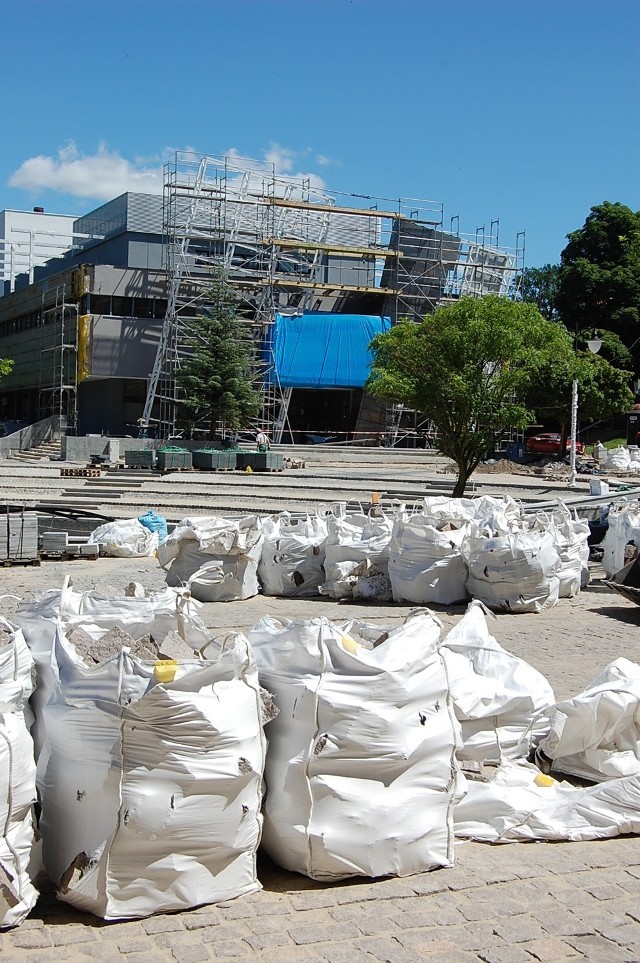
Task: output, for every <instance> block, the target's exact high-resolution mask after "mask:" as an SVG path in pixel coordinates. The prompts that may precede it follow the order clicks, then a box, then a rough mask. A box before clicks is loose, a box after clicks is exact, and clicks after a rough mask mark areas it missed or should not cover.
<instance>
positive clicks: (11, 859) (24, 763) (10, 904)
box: [0, 711, 40, 928]
mask: <svg viewBox="0 0 640 963" xmlns="http://www.w3.org/2000/svg"><path fill="white" fill-rule="evenodd" d="M35 801H36V766H35V762H34V759H33V742H32V740H31V736H30V735H29V731H28V729H27V725H26V722H25V720H24V715H23V713H22V712H21V711H15V712H0V825H1V826H2V833H1V835H0V928H2V927H8V926H17V925H18V924H19V923H21V922H22V921H23V920H24V919H25V917H26V916H27V915H28V914H29V911H30V910H31V909H33V907H34V906H35V904H36V900H37V899H38V893H37V891H36V889H35V888H34V886H33V880H34V879H35V878H36V876H37V874H38V872H39V870H40V849H39V846H37V844H36V835H35V819H34V814H33V804H34V803H35Z"/></svg>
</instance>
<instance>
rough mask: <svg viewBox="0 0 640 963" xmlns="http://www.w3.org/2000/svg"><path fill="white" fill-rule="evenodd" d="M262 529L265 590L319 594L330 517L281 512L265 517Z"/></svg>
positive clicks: (267, 592) (260, 575)
mask: <svg viewBox="0 0 640 963" xmlns="http://www.w3.org/2000/svg"><path fill="white" fill-rule="evenodd" d="M262 533H263V539H264V541H263V543H262V556H261V558H260V564H259V565H258V578H259V579H260V582H261V584H262V591H263V592H264V594H265V595H280V596H285V597H291V596H295V597H297V598H305V597H308V596H311V595H317V594H318V590H319V587H320V585H321V583H322V582H324V557H325V543H326V541H327V523H326V520H325V519H324V518H322V517H321V516H320V515H305V516H304V517H294V516H292V515H290V514H289V512H281V513H280V514H279V515H270V516H269V517H268V518H263V520H262Z"/></svg>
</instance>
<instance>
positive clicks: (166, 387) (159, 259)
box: [0, 152, 523, 441]
mask: <svg viewBox="0 0 640 963" xmlns="http://www.w3.org/2000/svg"><path fill="white" fill-rule="evenodd" d="M456 222H457V218H456V219H452V220H451V221H450V222H449V226H448V229H445V226H444V212H443V208H442V205H441V204H439V203H436V202H430V201H422V200H416V199H404V200H403V199H399V200H396V201H394V202H391V201H389V200H387V199H383V198H371V197H366V198H364V197H363V196H362V195H339V194H336V193H329V192H327V191H326V190H324V189H320V188H318V187H317V186H316V185H314V184H313V183H312V182H311V180H309V179H303V178H294V177H286V176H282V175H278V174H277V173H276V171H275V170H273V169H268V168H267V167H266V165H264V164H260V163H258V162H256V163H255V164H253V163H243V164H239V163H238V162H237V160H235V159H230V158H214V157H210V156H206V155H196V154H192V153H187V152H179V153H177V154H176V155H175V157H174V158H173V160H172V162H171V163H170V164H169V165H167V167H166V168H165V186H164V195H163V197H162V198H160V197H154V196H152V195H136V194H126V195H122V196H121V197H120V198H116V199H115V200H114V201H111V202H109V203H108V204H106V205H103V206H102V207H101V208H98V209H97V210H96V211H93V212H91V213H90V214H88V215H86V216H85V217H83V218H79V219H77V220H76V222H75V225H74V235H75V241H74V245H73V246H72V247H71V249H70V250H69V251H68V252H67V254H65V256H64V257H62V258H57V259H56V260H55V261H50V262H49V263H48V264H47V265H45V266H44V267H41V268H36V269H35V272H34V275H33V281H32V283H29V284H27V285H24V284H23V285H16V290H15V292H13V293H10V294H8V295H5V297H3V298H0V356H2V357H13V358H14V359H15V360H16V364H15V365H14V371H13V373H12V374H11V375H10V376H9V378H8V379H6V380H5V381H3V383H2V386H1V387H2V394H1V395H0V405H2V410H1V411H0V417H2V416H3V415H8V416H13V417H21V418H23V419H24V420H36V419H37V418H41V417H45V416H46V415H50V414H63V415H66V417H67V419H68V421H69V422H71V423H72V424H77V426H78V428H79V430H80V431H83V432H89V431H107V432H108V433H110V434H123V433H124V434H126V433H129V432H130V431H131V429H132V426H133V425H135V423H136V421H137V420H138V419H139V418H140V417H141V416H142V417H144V418H145V419H146V420H147V421H149V423H150V424H151V425H152V426H153V428H154V432H155V433H156V434H157V435H158V436H160V437H169V436H171V435H173V434H174V433H175V428H176V421H177V418H178V413H179V410H180V400H181V399H180V389H179V379H178V378H177V377H176V375H177V372H178V369H179V367H180V364H181V362H182V361H183V359H184V357H185V343H186V339H187V336H188V332H189V324H190V319H192V318H193V317H194V316H195V315H198V314H199V313H201V311H202V309H203V307H204V306H205V304H206V292H207V288H208V282H209V279H210V278H211V275H212V272H213V271H214V270H215V269H216V268H220V267H221V268H222V269H223V270H224V272H225V275H226V277H227V278H228V280H229V282H230V283H231V284H232V285H233V286H234V288H235V289H236V291H237V294H238V303H239V311H240V314H241V316H242V318H243V319H244V322H245V324H246V332H247V340H248V341H249V342H250V343H251V344H252V346H253V355H254V358H255V366H254V371H253V373H252V376H253V377H254V378H255V380H256V382H257V383H258V384H259V385H260V387H261V390H262V392H263V399H264V406H263V413H262V418H261V419H260V426H261V427H263V428H264V429H266V430H267V431H268V433H269V434H271V436H272V437H273V438H274V440H276V441H277V440H280V439H283V440H290V439H294V440H316V439H321V438H324V437H327V436H331V437H335V438H338V439H339V440H347V439H353V440H358V439H364V438H367V437H371V436H372V435H378V434H382V433H383V432H389V431H391V432H392V433H393V432H396V431H397V430H398V428H399V425H400V420H399V418H400V415H401V412H399V411H398V410H393V409H388V408H385V407H384V406H381V405H379V404H378V403H376V402H374V401H373V399H371V398H368V397H367V396H366V394H365V393H364V392H363V385H364V382H365V380H366V376H367V373H368V367H369V360H370V356H369V354H368V345H369V342H370V341H371V338H372V337H373V336H374V335H375V334H377V333H378V332H380V331H384V330H386V329H387V328H388V327H389V326H390V325H392V324H394V323H395V322H396V321H397V320H398V319H401V318H402V319H405V318H407V319H415V320H418V319H420V318H421V317H423V316H424V315H425V314H427V313H429V312H431V311H433V310H434V308H435V307H436V306H437V305H438V304H441V303H443V302H446V301H448V300H452V299H456V298H458V297H460V296H462V295H466V294H472V295H482V294H488V293H495V294H500V295H505V296H508V295H509V294H511V293H513V291H514V285H515V283H516V279H517V276H518V271H519V269H520V268H521V266H522V259H523V244H522V243H521V241H522V236H520V237H519V239H517V241H516V245H515V247H514V248H513V249H511V250H507V249H504V248H501V247H500V246H499V243H498V241H499V238H498V222H497V221H492V222H491V225H490V227H489V229H488V230H485V228H484V227H481V228H478V229H477V230H476V231H475V234H474V235H473V236H471V237H469V236H465V235H462V234H460V233H459V230H458V227H457V223H456ZM36 369H37V370H36ZM404 418H405V422H406V423H407V426H408V427H414V425H413V424H412V420H411V417H407V413H404ZM249 427H256V426H255V425H254V426H247V428H249Z"/></svg>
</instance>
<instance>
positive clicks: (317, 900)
mask: <svg viewBox="0 0 640 963" xmlns="http://www.w3.org/2000/svg"><path fill="white" fill-rule="evenodd" d="M289 901H290V903H291V905H292V907H293V908H294V910H309V909H324V908H325V907H328V906H335V904H336V898H335V894H334V893H332V892H325V891H323V890H317V891H316V890H308V891H305V892H303V893H290V894H289Z"/></svg>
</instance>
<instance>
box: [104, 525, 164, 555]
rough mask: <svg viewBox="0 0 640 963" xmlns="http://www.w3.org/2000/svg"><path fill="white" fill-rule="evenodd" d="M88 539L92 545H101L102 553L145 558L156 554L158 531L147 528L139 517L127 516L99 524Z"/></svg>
mask: <svg viewBox="0 0 640 963" xmlns="http://www.w3.org/2000/svg"><path fill="white" fill-rule="evenodd" d="M87 541H88V543H89V544H90V545H99V546H100V552H101V554H102V555H113V556H115V557H117V558H144V557H147V556H151V555H155V552H156V549H157V548H158V533H157V532H155V531H154V532H152V531H150V530H149V529H148V528H145V526H144V525H142V524H141V523H140V522H139V521H138V519H137V518H127V519H122V520H120V521H115V522H106V523H105V524H104V525H99V526H98V528H96V529H94V530H93V531H92V532H91V534H90V535H89V538H88V539H87Z"/></svg>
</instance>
